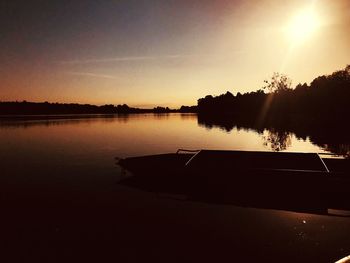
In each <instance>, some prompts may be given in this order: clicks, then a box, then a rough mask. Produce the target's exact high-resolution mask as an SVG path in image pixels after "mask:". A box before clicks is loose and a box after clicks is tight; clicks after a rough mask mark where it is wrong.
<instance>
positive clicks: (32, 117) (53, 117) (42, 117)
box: [0, 111, 197, 122]
mask: <svg viewBox="0 0 350 263" xmlns="http://www.w3.org/2000/svg"><path fill="white" fill-rule="evenodd" d="M174 113H175V114H194V115H197V113H195V112H179V111H177V112H161V113H158V112H131V113H91V114H86V113H77V114H69V113H67V114H17V115H15V114H8V115H0V122H1V121H16V120H59V119H83V118H114V117H118V116H126V115H151V114H154V115H168V114H174Z"/></svg>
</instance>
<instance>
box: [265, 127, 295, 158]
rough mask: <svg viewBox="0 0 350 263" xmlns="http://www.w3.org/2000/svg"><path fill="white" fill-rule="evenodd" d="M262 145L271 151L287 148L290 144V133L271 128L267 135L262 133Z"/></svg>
mask: <svg viewBox="0 0 350 263" xmlns="http://www.w3.org/2000/svg"><path fill="white" fill-rule="evenodd" d="M263 139H264V145H265V146H268V147H269V148H271V150H272V151H275V152H278V151H284V150H287V149H288V148H289V147H290V146H291V144H292V134H291V133H290V132H286V131H276V130H275V129H271V130H268V131H267V135H263Z"/></svg>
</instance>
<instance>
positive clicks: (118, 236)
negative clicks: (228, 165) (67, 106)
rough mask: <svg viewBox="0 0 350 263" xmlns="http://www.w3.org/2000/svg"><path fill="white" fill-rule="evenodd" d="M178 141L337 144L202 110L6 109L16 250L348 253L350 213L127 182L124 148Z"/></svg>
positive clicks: (85, 254)
mask: <svg viewBox="0 0 350 263" xmlns="http://www.w3.org/2000/svg"><path fill="white" fill-rule="evenodd" d="M343 146H344V145H343ZM346 147H348V146H346ZM179 148H182V149H192V150H194V149H227V150H257V151H272V150H279V151H292V152H318V153H329V152H331V150H330V148H329V147H328V145H327V144H316V143H315V142H313V140H312V136H311V137H308V136H302V137H298V135H295V134H294V133H290V132H284V131H277V130H273V129H270V130H267V129H262V130H256V129H250V128H238V127H232V128H229V129H227V127H226V128H225V127H221V126H220V125H212V124H208V123H203V122H202V121H199V120H198V117H197V115H196V114H158V115H157V114H139V115H122V116H86V118H76V116H75V117H70V118H68V117H67V118H64V117H62V116H61V117H60V118H56V119H49V120H45V119H36V120H27V119H21V120H6V121H4V120H3V121H1V122H0V160H1V161H0V162H1V170H0V171H1V176H0V183H1V186H0V190H1V196H0V197H1V199H0V200H1V204H2V208H3V215H4V217H3V220H4V222H6V223H3V224H2V226H1V229H2V231H3V233H5V234H4V235H3V240H5V243H6V244H5V247H6V248H7V251H10V252H13V253H12V257H14V258H16V259H17V258H18V259H21V258H23V259H27V260H26V261H28V259H42V260H43V261H46V260H48V259H50V258H52V255H56V256H57V257H58V258H60V260H67V259H68V258H69V259H72V258H76V259H84V258H85V259H92V258H96V259H99V260H101V259H103V258H104V257H106V258H107V257H108V258H109V257H114V258H115V260H140V259H145V260H146V259H149V260H155V261H162V262H178V261H183V258H185V257H186V258H187V259H189V260H193V261H195V260H209V261H214V260H216V261H222V260H224V259H227V258H228V259H230V261H234V260H237V259H241V258H246V259H247V260H248V261H249V260H255V259H263V258H266V259H267V260H270V261H283V262H284V261H289V260H293V261H296V262H301V261H305V262H310V261H312V262H333V261H335V260H337V259H340V258H342V257H344V256H347V255H349V254H350V238H349V235H350V218H349V219H348V218H343V217H330V216H320V215H312V214H303V213H294V212H286V211H277V210H263V209H253V208H243V207H236V206H233V205H214V204H206V203H201V202H189V201H188V202H186V201H181V200H174V199H171V198H162V197H159V196H158V195H157V194H155V193H148V192H144V191H141V190H137V189H132V188H129V187H126V186H122V185H119V184H118V182H119V180H120V177H121V170H120V167H118V166H117V165H116V164H115V157H119V158H123V157H129V156H138V155H147V154H155V153H168V152H175V151H176V150H177V149H179ZM276 198H278V197H276ZM16 251H21V253H16ZM136 251H138V252H137V253H136ZM140 253H141V254H140ZM60 260H57V262H60Z"/></svg>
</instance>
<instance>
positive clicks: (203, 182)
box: [119, 150, 350, 214]
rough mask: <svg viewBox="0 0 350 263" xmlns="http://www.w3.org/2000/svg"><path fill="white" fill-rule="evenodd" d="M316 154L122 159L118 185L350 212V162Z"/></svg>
mask: <svg viewBox="0 0 350 263" xmlns="http://www.w3.org/2000/svg"><path fill="white" fill-rule="evenodd" d="M333 157H334V156H330V155H323V156H322V155H321V154H317V153H290V152H251V151H221V150H220V151H216V150H200V151H196V152H191V151H184V150H179V151H178V152H176V153H168V154H160V155H150V156H141V157H131V158H125V159H121V160H120V161H119V165H120V166H121V167H122V168H123V169H125V170H127V171H128V172H130V173H131V174H132V175H134V176H133V177H131V178H128V179H126V180H122V182H121V183H123V184H126V185H129V186H133V187H138V188H141V189H144V190H148V191H153V192H158V193H159V192H161V193H171V194H175V195H183V196H186V198H188V199H192V200H199V201H205V202H214V203H231V204H236V205H241V206H251V207H263V208H275V209H284V210H293V211H305V210H306V211H310V210H311V211H312V212H315V211H316V212H317V213H319V211H322V212H321V213H322V214H324V213H325V212H324V211H325V209H326V210H327V211H328V209H330V208H332V209H341V210H349V211H350V199H348V197H349V196H350V195H349V194H350V160H349V159H344V158H333ZM327 213H328V212H327Z"/></svg>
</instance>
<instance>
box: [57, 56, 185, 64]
mask: <svg viewBox="0 0 350 263" xmlns="http://www.w3.org/2000/svg"><path fill="white" fill-rule="evenodd" d="M183 57H190V55H166V56H138V57H115V58H101V59H86V60H66V61H60V62H59V63H60V64H71V65H75V64H92V63H105V62H127V61H146V60H160V59H178V58H183Z"/></svg>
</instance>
